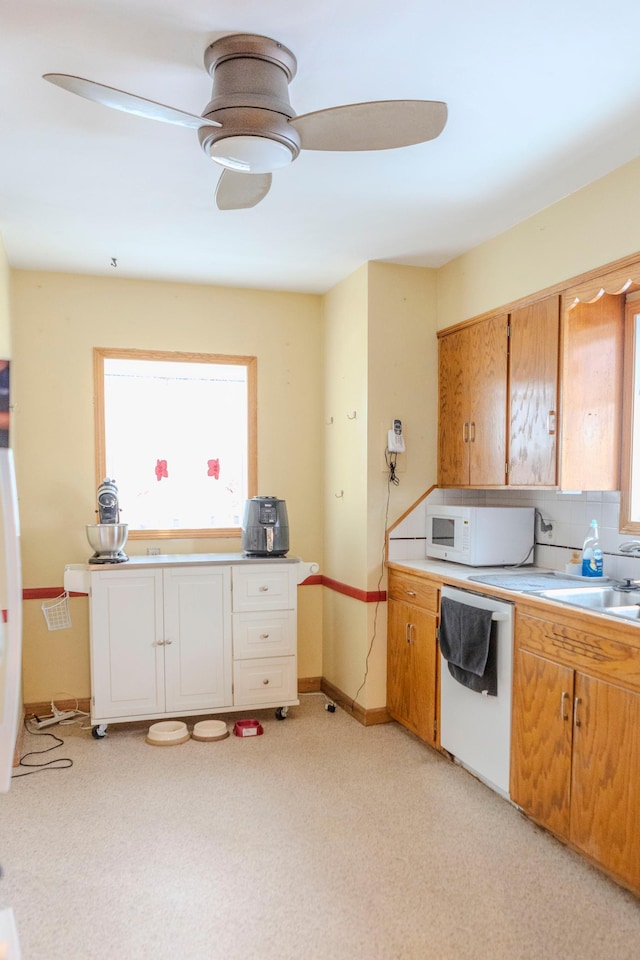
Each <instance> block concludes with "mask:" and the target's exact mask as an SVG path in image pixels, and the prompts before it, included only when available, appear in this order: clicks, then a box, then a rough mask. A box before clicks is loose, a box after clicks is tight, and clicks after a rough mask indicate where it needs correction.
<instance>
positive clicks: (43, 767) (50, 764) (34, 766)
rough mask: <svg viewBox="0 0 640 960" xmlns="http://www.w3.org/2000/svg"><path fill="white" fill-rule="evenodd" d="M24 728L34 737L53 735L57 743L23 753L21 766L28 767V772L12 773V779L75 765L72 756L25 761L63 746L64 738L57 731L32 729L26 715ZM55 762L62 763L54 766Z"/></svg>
mask: <svg viewBox="0 0 640 960" xmlns="http://www.w3.org/2000/svg"><path fill="white" fill-rule="evenodd" d="M24 728H25V730H26V731H27V733H30V734H31V736H32V737H52V738H53V739H54V740H55V743H54V744H52V746H50V747H45V748H44V750H30V751H29V753H25V754H23V755H22V756H21V757H20V761H19V766H21V767H27V768H28V769H27V772H26V773H13V774H11V779H12V780H19V779H20V778H21V777H28V776H30V775H31V774H32V773H45V772H46V771H48V770H68V768H69V767H72V766H73V760H72V759H71V758H70V757H56V758H55V759H54V760H47V761H46V762H45V763H25V762H24V761H25V760H26V759H27V758H28V757H37V756H38V755H39V754H41V753H49V752H50V751H51V750H57V748H58V747H61V746H63V744H64V740H61V739H60V737H56V735H55V733H38V732H37V731H35V730H31V729H30V728H29V726H28V724H27V719H26V717H25V720H24ZM54 764H60V766H54Z"/></svg>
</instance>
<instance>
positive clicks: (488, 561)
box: [426, 504, 535, 567]
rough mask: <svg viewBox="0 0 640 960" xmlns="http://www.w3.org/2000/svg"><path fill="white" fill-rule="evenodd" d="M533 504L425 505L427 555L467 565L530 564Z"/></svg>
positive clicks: (533, 525) (533, 515)
mask: <svg viewBox="0 0 640 960" xmlns="http://www.w3.org/2000/svg"><path fill="white" fill-rule="evenodd" d="M534 537H535V509H534V508H533V507H471V506H463V505H462V504H459V505H457V506H443V505H442V504H434V505H433V506H432V505H430V504H427V545H426V549H427V556H428V557H435V558H437V559H438V560H452V561H453V562H454V563H465V564H467V566H469V567H500V566H506V565H507V564H526V563H533V544H534Z"/></svg>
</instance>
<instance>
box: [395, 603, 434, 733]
mask: <svg viewBox="0 0 640 960" xmlns="http://www.w3.org/2000/svg"><path fill="white" fill-rule="evenodd" d="M388 608H389V626H388V643H387V709H388V711H389V713H390V714H391V716H392V717H393V718H394V719H395V720H397V721H398V722H399V723H401V724H403V726H405V727H407V728H408V729H409V730H411V731H412V732H413V733H415V734H416V735H417V736H418V737H420V739H421V740H425V741H426V742H427V743H430V744H434V743H435V742H436V729H435V726H436V648H437V645H436V622H437V621H436V617H435V616H434V615H433V614H431V613H427V612H425V611H424V610H421V609H420V608H419V607H414V606H413V605H412V604H408V603H402V602H401V601H398V600H390V601H389V604H388Z"/></svg>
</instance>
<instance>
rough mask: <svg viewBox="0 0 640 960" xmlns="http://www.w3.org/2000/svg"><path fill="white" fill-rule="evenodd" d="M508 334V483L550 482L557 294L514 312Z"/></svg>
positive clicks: (552, 475)
mask: <svg viewBox="0 0 640 960" xmlns="http://www.w3.org/2000/svg"><path fill="white" fill-rule="evenodd" d="M510 328H511V330H510V336H509V382H510V390H509V403H510V440H509V483H510V484H513V485H517V486H527V485H532V486H554V485H555V483H556V476H557V470H556V453H557V444H556V440H557V402H558V401H557V389H558V349H559V334H560V298H559V297H548V298H547V299H546V300H540V301H539V302H538V303H532V304H530V305H529V306H527V307H522V309H520V310H515V311H514V312H513V313H512V314H511V319H510Z"/></svg>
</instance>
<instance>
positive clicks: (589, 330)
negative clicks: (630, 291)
mask: <svg viewBox="0 0 640 960" xmlns="http://www.w3.org/2000/svg"><path fill="white" fill-rule="evenodd" d="M563 301H564V302H563V310H564V316H563V321H562V348H561V349H562V363H561V384H562V417H561V440H560V449H561V456H560V477H559V485H560V487H561V489H563V490H619V489H620V449H621V447H620V443H621V423H622V365H623V337H624V309H625V306H624V296H622V295H613V294H607V293H604V294H602V296H600V297H599V298H598V299H597V300H596V301H595V302H593V303H575V304H574V305H572V299H571V297H570V296H567V297H565V298H563Z"/></svg>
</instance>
